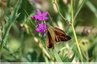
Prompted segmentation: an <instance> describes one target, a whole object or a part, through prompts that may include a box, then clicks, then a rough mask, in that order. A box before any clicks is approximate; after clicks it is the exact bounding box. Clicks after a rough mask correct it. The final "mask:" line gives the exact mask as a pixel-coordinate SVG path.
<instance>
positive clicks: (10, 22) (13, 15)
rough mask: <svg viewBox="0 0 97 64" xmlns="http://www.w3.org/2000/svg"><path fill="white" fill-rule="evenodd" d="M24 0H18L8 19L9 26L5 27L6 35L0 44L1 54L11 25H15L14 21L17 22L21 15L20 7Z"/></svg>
mask: <svg viewBox="0 0 97 64" xmlns="http://www.w3.org/2000/svg"><path fill="white" fill-rule="evenodd" d="M21 2H22V0H18V2H17V4H16V6H15V7H14V9H13V11H12V13H11V15H10V16H9V19H7V22H9V23H8V26H6V28H4V30H5V29H6V30H5V32H4V35H3V37H2V42H1V45H0V55H1V52H2V48H3V46H4V45H5V43H6V40H7V36H8V34H9V30H10V28H11V26H12V25H13V23H14V22H15V20H16V18H17V17H19V15H18V14H17V12H18V10H19V8H20V4H21Z"/></svg>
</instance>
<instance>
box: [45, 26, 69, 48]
mask: <svg viewBox="0 0 97 64" xmlns="http://www.w3.org/2000/svg"><path fill="white" fill-rule="evenodd" d="M70 39H71V37H70V36H68V35H67V34H66V33H65V32H64V31H63V30H61V29H59V28H56V27H52V26H50V25H49V28H48V31H47V42H46V46H47V48H54V42H55V43H57V42H61V41H68V40H70Z"/></svg>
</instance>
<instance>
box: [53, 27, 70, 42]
mask: <svg viewBox="0 0 97 64" xmlns="http://www.w3.org/2000/svg"><path fill="white" fill-rule="evenodd" d="M53 30H54V32H55V41H56V42H60V41H68V40H70V39H71V37H70V36H68V35H66V33H65V32H64V31H63V30H61V29H58V28H54V29H53Z"/></svg>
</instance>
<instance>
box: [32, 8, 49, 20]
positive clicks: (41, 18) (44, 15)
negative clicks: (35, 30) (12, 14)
mask: <svg viewBox="0 0 97 64" xmlns="http://www.w3.org/2000/svg"><path fill="white" fill-rule="evenodd" d="M37 14H38V15H34V16H32V18H35V19H38V20H39V21H42V20H43V19H48V17H46V15H47V14H48V12H47V11H46V12H43V13H41V11H40V10H39V9H37Z"/></svg>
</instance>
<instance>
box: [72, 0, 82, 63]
mask: <svg viewBox="0 0 97 64" xmlns="http://www.w3.org/2000/svg"><path fill="white" fill-rule="evenodd" d="M71 23H72V30H73V34H74V38H75V41H76V42H75V43H76V46H77V48H78V51H79V53H80V58H81V62H83V57H82V53H81V49H80V47H79V44H78V40H77V36H76V32H75V29H74V26H73V5H72V0H71Z"/></svg>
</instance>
